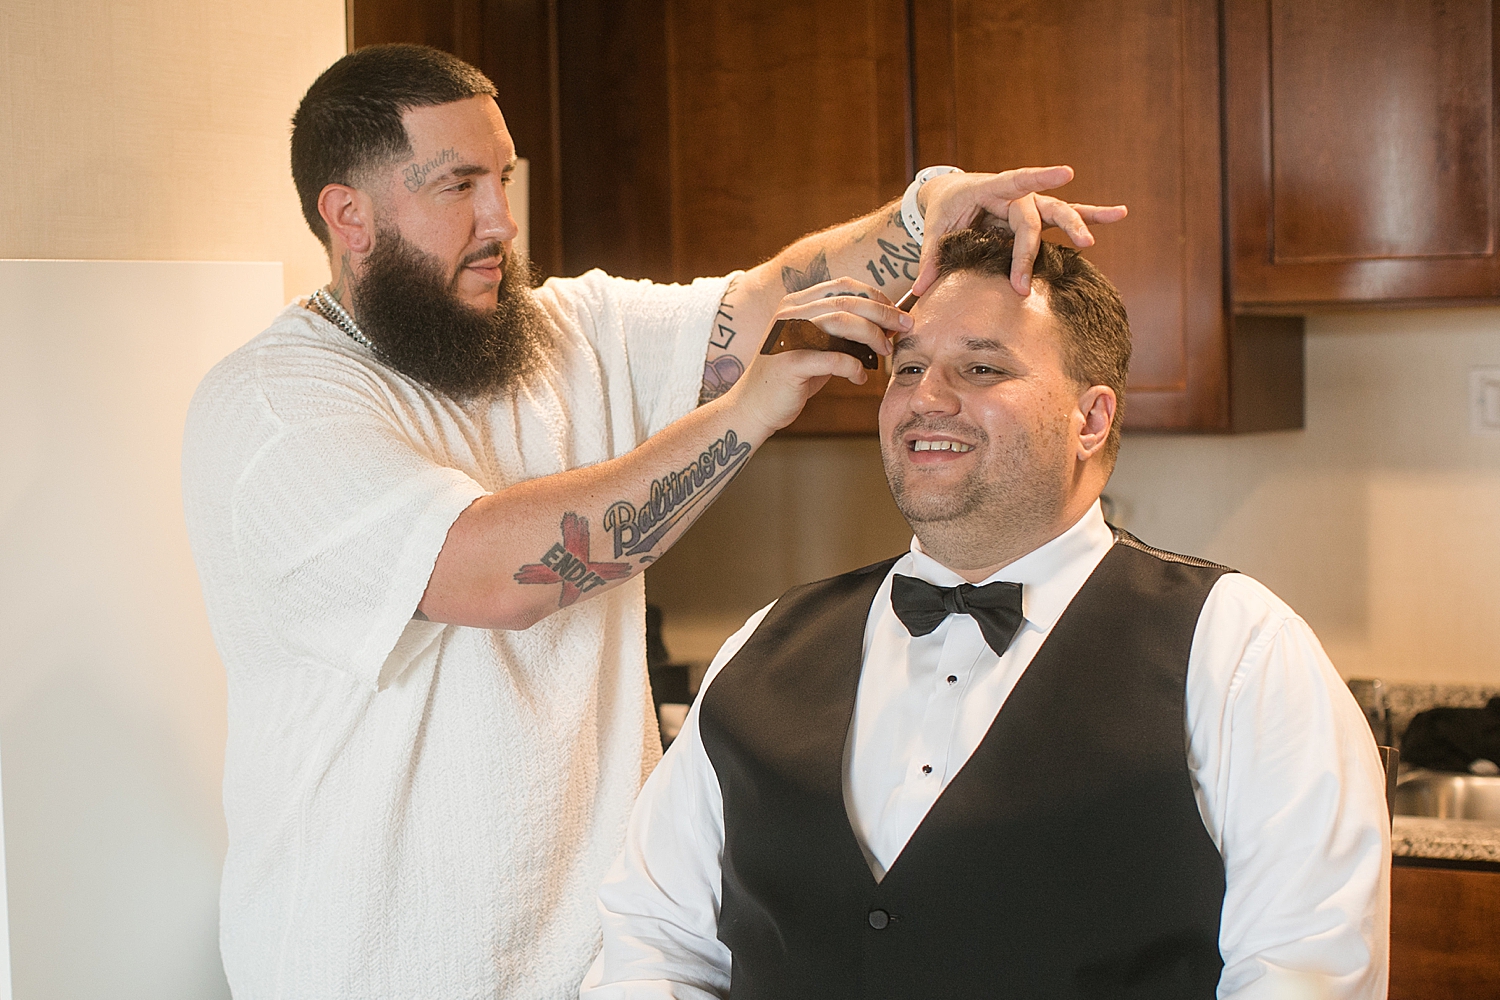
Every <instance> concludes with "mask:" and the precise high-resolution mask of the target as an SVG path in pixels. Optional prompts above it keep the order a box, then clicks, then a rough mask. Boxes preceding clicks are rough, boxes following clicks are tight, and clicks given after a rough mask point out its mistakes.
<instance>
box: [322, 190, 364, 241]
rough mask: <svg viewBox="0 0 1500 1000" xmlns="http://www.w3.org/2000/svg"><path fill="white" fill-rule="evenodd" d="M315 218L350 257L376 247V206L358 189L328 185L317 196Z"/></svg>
mask: <svg viewBox="0 0 1500 1000" xmlns="http://www.w3.org/2000/svg"><path fill="white" fill-rule="evenodd" d="M318 214H319V215H321V216H322V217H323V222H324V224H325V225H327V226H328V234H329V235H330V236H332V237H334V238H336V239H337V240H338V241H339V242H341V243H343V244H344V246H346V247H348V248H349V249H350V251H352V252H353V253H357V254H365V253H369V252H370V250H371V248H372V247H374V246H375V203H374V201H372V200H371V198H370V196H369V195H367V194H365V193H364V192H363V191H361V190H360V189H359V188H354V187H350V186H349V185H347V184H329V185H328V186H327V187H325V188H323V190H322V191H321V192H320V193H319V194H318Z"/></svg>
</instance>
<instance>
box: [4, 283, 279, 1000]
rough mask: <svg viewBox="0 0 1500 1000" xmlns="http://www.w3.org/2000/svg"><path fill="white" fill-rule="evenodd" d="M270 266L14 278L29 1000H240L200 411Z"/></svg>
mask: <svg viewBox="0 0 1500 1000" xmlns="http://www.w3.org/2000/svg"><path fill="white" fill-rule="evenodd" d="M281 293H282V274H281V266H280V265H279V264H231V263H201V264H192V263H164V262H156V263H147V262H127V261H110V262H79V261H0V357H3V358H4V359H5V363H4V365H0V428H3V432H0V468H3V469H4V470H5V475H4V476H3V477H0V565H3V566H4V567H5V572H4V574H3V575H0V759H3V761H4V768H5V771H4V818H5V830H4V833H5V860H6V863H7V870H6V874H7V876H8V883H9V885H8V889H9V902H10V906H9V910H10V943H11V957H12V966H13V978H14V984H15V995H16V997H18V998H20V1000H51V998H59V1000H61V998H69V1000H74V998H88V1000H93V998H98V1000H106V998H108V1000H125V998H141V1000H169V998H182V1000H200V998H209V997H216V996H217V997H225V996H228V989H227V987H226V986H225V984H224V976H223V972H222V969H221V967H220V964H219V955H218V941H217V928H218V881H219V869H220V866H221V864H222V860H223V855H224V821H223V812H222V809H221V805H220V775H221V770H222V765H223V754H224V698H225V684H224V675H223V668H222V667H221V666H220V663H219V659H218V656H217V654H216V653H215V650H214V646H213V640H212V637H211V636H210V634H209V630H208V623H207V620H206V618H205V615H204V610H203V601H202V597H201V595H200V592H199V589H198V578H197V574H196V572H195V571H194V568H193V563H192V557H191V554H190V552H189V551H188V545H187V534H186V529H185V527H184V525H183V518H182V501H181V489H180V476H179V473H178V466H179V461H180V454H181V440H182V427H183V421H184V419H185V417H186V414H187V405H188V400H189V398H190V397H191V395H192V392H193V389H194V388H195V387H196V385H197V383H198V381H199V380H200V379H201V378H202V376H203V374H204V373H205V372H206V371H207V370H208V368H209V367H210V366H211V365H212V364H213V362H214V361H216V360H217V359H218V358H220V357H222V356H223V355H224V354H226V353H227V352H228V351H230V350H232V349H233V348H234V347H236V346H238V345H239V344H241V343H243V342H244V341H246V340H248V339H249V338H250V337H251V336H253V335H254V334H255V333H256V332H257V331H258V330H260V329H261V328H262V327H264V326H265V325H266V323H267V322H268V321H269V320H270V318H271V317H272V316H274V315H275V313H276V312H277V310H278V309H279V308H280V303H281Z"/></svg>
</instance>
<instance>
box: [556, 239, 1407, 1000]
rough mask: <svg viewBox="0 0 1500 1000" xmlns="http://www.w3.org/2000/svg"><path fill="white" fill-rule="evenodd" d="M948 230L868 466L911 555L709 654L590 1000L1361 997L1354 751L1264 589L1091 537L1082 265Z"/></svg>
mask: <svg viewBox="0 0 1500 1000" xmlns="http://www.w3.org/2000/svg"><path fill="white" fill-rule="evenodd" d="M1010 258H1011V244H1010V243H1009V242H1007V240H1006V239H1005V238H1004V237H1002V236H998V235H995V234H980V233H974V232H962V233H956V234H954V235H952V236H949V237H947V238H946V240H945V241H944V242H943V244H942V245H941V247H940V248H939V250H938V275H939V277H938V279H937V281H936V282H935V283H934V284H933V285H932V286H931V287H930V289H929V290H928V291H927V293H926V294H925V295H924V296H923V297H922V299H921V301H920V302H919V303H918V304H917V305H916V307H915V308H914V310H913V313H912V315H913V319H914V320H915V325H914V327H913V329H912V330H911V331H910V332H909V333H904V334H898V335H897V338H896V341H895V344H894V354H893V356H892V372H893V375H892V377H891V382H890V385H889V387H888V388H887V390H886V394H885V400H884V403H883V404H882V406H881V411H880V441H881V451H882V455H883V457H884V461H885V469H886V476H887V478H888V480H889V482H890V486H891V492H892V494H893V495H894V496H895V499H896V503H897V505H898V506H899V507H900V509H901V511H902V513H903V514H904V515H905V517H906V519H907V521H908V522H909V523H910V524H911V526H912V530H913V531H914V532H915V534H916V538H915V540H914V541H913V542H912V546H911V551H910V552H909V553H907V554H905V555H902V556H901V557H900V558H896V559H891V560H887V561H886V562H883V563H879V564H877V565H875V566H871V567H868V568H866V569H863V570H857V571H855V572H852V573H847V574H845V575H843V576H839V577H835V578H833V579H831V580H824V581H822V582H819V583H814V584H809V585H807V586H804V587H798V588H796V589H794V590H791V591H789V592H788V593H787V594H785V595H784V596H783V597H782V598H781V599H780V600H778V601H777V602H775V604H773V605H772V606H770V607H769V608H767V609H765V610H762V611H761V612H759V613H757V614H756V615H755V616H754V617H752V618H751V619H750V621H749V622H747V623H746V625H745V626H744V628H742V629H741V630H740V631H739V632H738V633H736V634H735V635H734V636H733V637H732V638H731V639H730V640H729V641H728V642H727V643H726V644H725V645H724V647H723V649H722V650H720V652H719V655H718V656H717V657H716V658H715V660H714V663H713V665H712V667H711V668H710V671H709V674H708V678H707V680H706V681H705V686H704V689H703V692H702V693H701V695H700V696H699V698H698V702H697V704H696V705H695V706H694V708H693V710H692V712H691V713H690V714H689V716H688V720H687V723H686V725H685V727H684V729H683V731H682V734H681V736H679V737H678V739H677V742H676V743H675V744H674V745H673V746H672V749H671V751H670V752H669V753H668V754H667V756H666V758H665V759H664V760H663V762H662V763H661V765H660V767H658V768H657V770H656V771H655V773H654V774H653V775H652V776H651V778H650V780H649V781H648V782H647V784H646V788H645V791H644V793H643V794H642V796H641V798H640V800H639V802H638V803H637V805H636V807H635V812H634V815H633V817H632V820H631V824H630V830H629V834H628V840H627V843H626V848H625V851H624V853H623V855H622V857H621V858H620V860H619V861H618V862H617V863H616V865H615V867H614V869H613V871H612V872H611V874H610V876H609V878H608V880H607V881H606V882H605V884H604V886H603V889H602V890H601V909H602V911H603V918H604V944H603V951H602V953H601V955H600V956H599V959H598V961H597V962H596V963H595V965H594V968H593V970H592V971H591V972H590V975H589V978H588V979H587V980H586V981H585V984H584V990H583V996H584V997H585V998H586V1000H603V998H606V997H647V996H652V997H666V996H672V997H678V998H686V997H695V998H697V997H720V996H728V995H730V993H731V990H732V993H733V996H734V998H735V1000H744V998H758V997H769V998H776V1000H793V998H799V997H808V998H818V1000H828V998H842V997H874V996H879V997H892V998H896V997H901V998H907V997H910V998H917V997H922V998H930V997H943V998H947V997H953V998H978V997H1018V998H1062V997H1112V998H1113V997H1143V998H1144V997H1150V998H1153V1000H1162V998H1176V997H1183V998H1189V997H1191V998H1200V1000H1209V998H1213V997H1215V996H1216V995H1217V996H1218V997H1235V998H1239V1000H1246V998H1249V997H1261V996H1278V997H1281V996H1298V997H1303V996H1306V997H1330V998H1331V997H1338V998H1356V997H1358V998H1374V997H1383V996H1384V995H1385V983H1386V938H1387V916H1388V874H1387V873H1388V871H1389V866H1390V838H1389V827H1388V819H1387V816H1386V810H1385V803H1384V780H1383V777H1382V774H1381V766H1380V761H1379V758H1378V756H1377V754H1376V750H1375V745H1374V742H1373V740H1371V738H1370V733H1369V730H1368V729H1367V728H1366V727H1365V724H1364V720H1363V718H1362V717H1361V715H1360V713H1359V710H1358V708H1357V707H1356V706H1355V704H1354V702H1353V699H1352V698H1351V697H1350V696H1349V694H1348V692H1347V690H1346V689H1345V687H1344V685H1343V683H1342V682H1341V681H1340V679H1339V676H1338V674H1337V673H1335V671H1334V669H1333V666H1332V664H1331V663H1329V661H1328V658H1327V656H1326V655H1325V654H1324V652H1323V650H1322V648H1321V646H1319V644H1318V640H1317V638H1316V637H1315V636H1314V635H1313V633H1312V631H1311V630H1310V629H1309V628H1308V626H1307V624H1306V623H1305V622H1303V621H1302V620H1301V619H1300V618H1298V617H1297V615H1296V614H1295V613H1294V612H1293V611H1292V610H1291V609H1290V608H1288V607H1287V606H1286V605H1285V604H1284V603H1282V602H1281V601H1280V600H1278V599H1277V598H1276V596H1275V595H1274V594H1272V593H1271V592H1270V591H1268V590H1267V589H1266V588H1265V587H1263V586H1262V585H1260V584H1259V583H1257V582H1255V581H1254V580H1252V579H1250V578H1249V577H1246V576H1243V575H1240V574H1238V573H1235V572H1233V571H1232V570H1229V569H1226V568H1225V567H1222V566H1217V565H1214V564H1213V563H1209V562H1205V561H1204V560H1201V559H1194V558H1189V557H1185V556H1179V555H1173V554H1171V553H1168V552H1163V551H1161V550H1158V549H1155V548H1152V547H1150V546H1149V545H1146V544H1144V543H1142V542H1140V541H1138V540H1137V539H1135V538H1134V537H1132V536H1131V535H1129V534H1127V533H1125V532H1123V531H1120V530H1118V529H1112V528H1111V526H1110V525H1108V524H1106V523H1105V521H1104V518H1103V515H1102V514H1101V512H1100V506H1099V503H1098V498H1099V494H1100V492H1101V491H1102V490H1103V488H1104V485H1105V483H1106V481H1107V480H1108V479H1109V476H1110V472H1111V471H1112V469H1113V466H1114V461H1115V455H1116V452H1117V450H1118V448H1119V426H1120V410H1121V406H1122V402H1123V399H1122V396H1123V393H1124V387H1125V376H1126V368H1127V365H1128V362H1129V356H1130V333H1129V328H1128V326H1127V324H1126V319H1125V311H1124V308H1123V307H1122V306H1121V304H1120V300H1119V297H1118V295H1117V293H1116V292H1115V290H1114V288H1113V287H1112V286H1111V285H1110V283H1109V282H1108V281H1107V280H1106V279H1105V278H1104V277H1103V276H1102V275H1101V274H1100V273H1099V272H1098V271H1097V270H1096V269H1095V268H1094V267H1093V266H1092V265H1091V264H1089V263H1088V262H1087V261H1085V260H1084V259H1083V258H1082V257H1080V256H1079V255H1078V254H1077V253H1076V252H1074V251H1072V250H1069V249H1064V248H1061V247H1055V246H1051V245H1047V246H1044V248H1043V251H1042V253H1041V254H1040V255H1039V257H1038V259H1037V264H1036V269H1035V271H1034V275H1033V277H1034V280H1035V281H1036V288H1037V290H1038V291H1039V292H1040V293H1041V294H1033V295H1031V296H1030V297H1028V298H1022V297H1021V296H1019V295H1017V294H1016V293H1015V292H1014V291H1013V290H1012V289H1011V287H1010V286H1009V285H1008V284H1007V283H1006V279H1005V275H1006V274H1007V273H1008V271H1009V268H1010Z"/></svg>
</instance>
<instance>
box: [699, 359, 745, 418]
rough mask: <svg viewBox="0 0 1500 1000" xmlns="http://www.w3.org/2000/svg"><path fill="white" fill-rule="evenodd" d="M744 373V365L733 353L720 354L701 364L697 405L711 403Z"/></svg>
mask: <svg viewBox="0 0 1500 1000" xmlns="http://www.w3.org/2000/svg"><path fill="white" fill-rule="evenodd" d="M743 374H745V366H744V364H743V363H741V361H740V359H739V358H737V357H735V356H734V355H733V354H721V355H719V356H718V357H717V358H714V359H713V360H712V361H710V362H708V363H706V364H705V365H704V366H703V388H701V389H699V390H698V405H699V406H702V405H703V404H704V403H711V402H713V401H714V400H716V399H718V398H719V397H720V396H722V395H724V393H726V392H728V391H729V387H730V386H732V385H734V384H735V383H736V382H738V381H739V380H740V376H741V375H743Z"/></svg>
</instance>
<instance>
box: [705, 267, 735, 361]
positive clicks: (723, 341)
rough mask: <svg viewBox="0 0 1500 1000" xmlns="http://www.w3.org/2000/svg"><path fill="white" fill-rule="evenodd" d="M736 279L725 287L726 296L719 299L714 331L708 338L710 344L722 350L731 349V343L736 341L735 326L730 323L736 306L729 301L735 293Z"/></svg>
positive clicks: (732, 320)
mask: <svg viewBox="0 0 1500 1000" xmlns="http://www.w3.org/2000/svg"><path fill="white" fill-rule="evenodd" d="M735 281H738V279H735ZM735 281H731V282H730V283H729V286H728V287H727V288H725V289H724V297H723V298H722V299H720V300H719V312H718V315H716V316H715V317H714V332H713V333H712V334H711V335H710V336H709V338H708V344H709V346H710V347H717V348H718V349H719V350H721V351H727V350H729V345H730V344H732V343H734V336H735V334H734V327H733V326H731V325H730V324H732V323H733V322H734V310H735V306H734V304H733V303H732V302H730V301H729V297H730V296H731V295H733V294H734V286H735Z"/></svg>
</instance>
